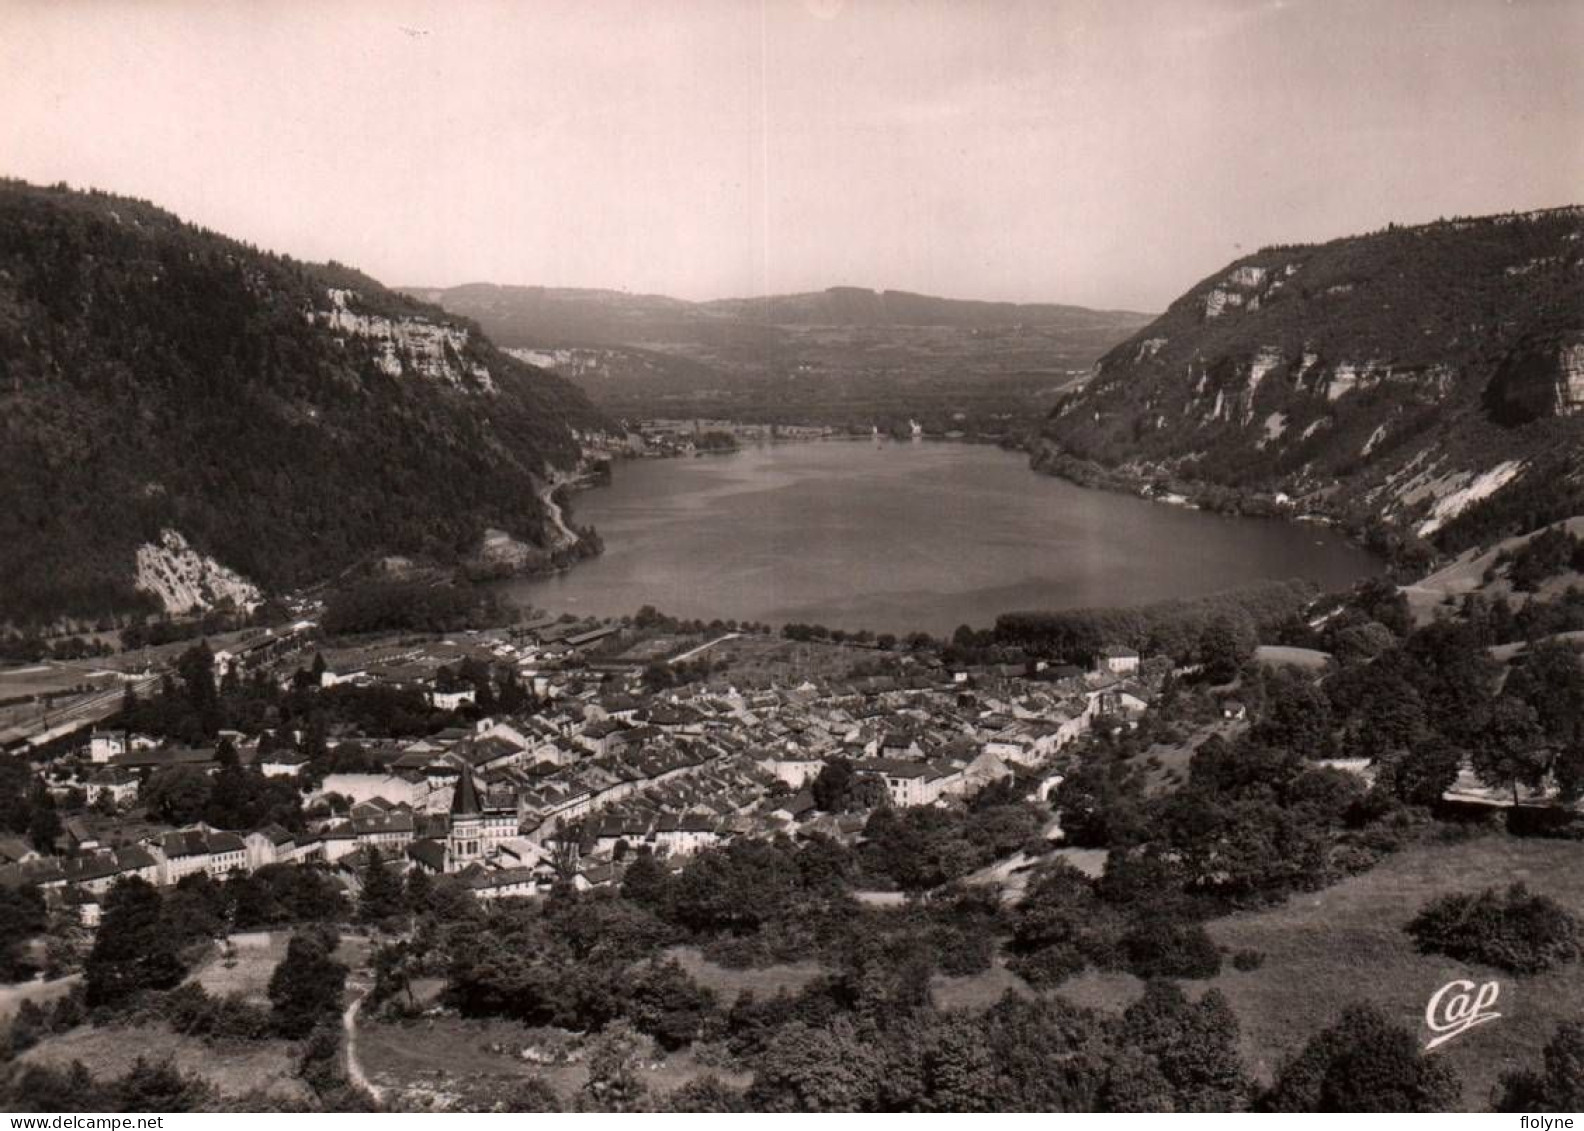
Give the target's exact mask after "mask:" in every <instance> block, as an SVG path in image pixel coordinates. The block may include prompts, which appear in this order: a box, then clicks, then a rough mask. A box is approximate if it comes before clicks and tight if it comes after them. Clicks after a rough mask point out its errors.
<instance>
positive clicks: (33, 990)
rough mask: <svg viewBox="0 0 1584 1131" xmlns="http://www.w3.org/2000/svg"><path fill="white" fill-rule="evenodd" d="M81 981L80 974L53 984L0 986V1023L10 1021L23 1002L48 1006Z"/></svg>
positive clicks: (38, 983) (59, 979) (36, 983)
mask: <svg viewBox="0 0 1584 1131" xmlns="http://www.w3.org/2000/svg"><path fill="white" fill-rule="evenodd" d="M80 981H82V975H81V974H68V975H67V976H66V977H64V978H56V979H55V980H54V981H53V982H15V983H12V984H10V985H0V1022H5V1021H7V1020H9V1019H10V1017H11V1015H12V1014H13V1013H15V1012H16V1011H17V1010H18V1009H19V1008H21V1006H22V1003H23V1002H25V1001H31V1002H36V1003H38V1004H39V1005H48V1004H49V1003H50V1002H52V1001H54V1000H55V999H56V998H60V997H65V996H66V994H67V993H69V992H70V991H71V988H72V987H73V986H75V985H76V984H77V983H78V982H80Z"/></svg>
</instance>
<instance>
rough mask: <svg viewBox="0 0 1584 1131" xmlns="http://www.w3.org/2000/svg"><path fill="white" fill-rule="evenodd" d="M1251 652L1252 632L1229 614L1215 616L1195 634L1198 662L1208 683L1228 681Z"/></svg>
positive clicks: (1252, 647) (1252, 648) (1239, 669)
mask: <svg viewBox="0 0 1584 1131" xmlns="http://www.w3.org/2000/svg"><path fill="white" fill-rule="evenodd" d="M1253 652H1254V639H1253V632H1252V630H1251V629H1250V628H1249V627H1248V626H1247V625H1239V624H1238V623H1237V622H1235V621H1234V620H1233V619H1232V618H1231V617H1229V616H1218V617H1216V618H1215V619H1214V620H1212V621H1211V622H1210V623H1209V624H1207V625H1206V626H1205V628H1204V631H1203V632H1202V633H1201V634H1200V636H1199V662H1200V663H1201V664H1203V665H1204V678H1205V679H1206V680H1207V681H1209V682H1210V683H1231V682H1232V681H1233V680H1234V679H1236V678H1237V677H1238V673H1239V672H1240V671H1242V670H1243V664H1244V662H1245V661H1246V660H1247V659H1248V658H1249V657H1250V656H1251V655H1252V654H1253Z"/></svg>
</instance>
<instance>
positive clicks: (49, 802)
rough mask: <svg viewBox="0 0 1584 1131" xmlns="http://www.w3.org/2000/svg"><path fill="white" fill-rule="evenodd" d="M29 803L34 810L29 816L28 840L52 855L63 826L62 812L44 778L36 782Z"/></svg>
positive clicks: (41, 850)
mask: <svg viewBox="0 0 1584 1131" xmlns="http://www.w3.org/2000/svg"><path fill="white" fill-rule="evenodd" d="M29 803H30V805H31V808H32V812H31V814H30V815H29V817H28V827H27V833H28V841H29V842H30V843H31V844H32V845H33V847H34V848H36V849H38V850H39V851H40V852H42V853H45V854H46V855H52V854H53V853H54V852H55V842H56V841H57V840H58V839H59V838H60V835H61V829H62V826H61V819H60V813H59V812H58V811H57V810H56V808H55V798H54V797H53V796H52V795H51V794H50V791H49V789H48V788H47V787H46V786H45V785H44V782H43V781H42V780H40V781H37V782H35V783H34V785H33V790H32V793H31V794H30V796H29Z"/></svg>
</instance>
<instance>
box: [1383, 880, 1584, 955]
mask: <svg viewBox="0 0 1584 1131" xmlns="http://www.w3.org/2000/svg"><path fill="white" fill-rule="evenodd" d="M1406 929H1407V931H1408V933H1409V934H1410V935H1412V936H1413V939H1414V942H1415V943H1417V944H1418V946H1419V949H1420V950H1422V951H1424V952H1426V953H1430V954H1444V955H1446V956H1447V957H1449V958H1457V959H1462V960H1466V961H1473V962H1483V963H1485V964H1486V965H1489V966H1496V967H1499V968H1501V969H1503V970H1508V971H1511V972H1512V973H1514V974H1535V973H1539V972H1540V971H1542V970H1549V969H1550V968H1551V967H1553V966H1556V965H1558V964H1560V963H1563V962H1571V961H1573V960H1574V959H1576V958H1578V957H1579V953H1580V944H1581V936H1580V932H1579V925H1578V921H1577V920H1576V919H1574V918H1573V916H1571V915H1569V914H1568V913H1567V912H1566V911H1565V910H1563V909H1562V907H1561V906H1560V905H1558V904H1557V903H1556V901H1555V900H1552V899H1549V898H1547V897H1546V896H1543V895H1533V894H1531V893H1530V892H1529V889H1528V888H1526V887H1525V886H1524V885H1523V884H1521V883H1517V884H1513V885H1512V887H1510V888H1508V889H1507V891H1506V892H1505V893H1504V894H1503V893H1498V892H1497V890H1496V889H1495V888H1486V889H1485V890H1484V891H1482V892H1480V893H1478V894H1476V895H1468V894H1462V895H1458V894H1454V895H1447V896H1442V897H1441V898H1440V899H1437V900H1434V901H1432V902H1431V903H1430V904H1429V905H1428V906H1426V907H1425V908H1424V909H1423V910H1422V911H1420V912H1419V914H1418V915H1416V916H1414V918H1413V921H1412V922H1410V923H1409V924H1408V926H1407V928H1406Z"/></svg>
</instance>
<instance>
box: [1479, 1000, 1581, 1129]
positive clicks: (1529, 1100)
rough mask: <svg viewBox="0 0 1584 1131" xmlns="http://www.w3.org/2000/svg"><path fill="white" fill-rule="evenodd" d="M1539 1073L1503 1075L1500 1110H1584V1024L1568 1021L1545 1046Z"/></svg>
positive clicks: (1499, 1102)
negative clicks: (1543, 1059)
mask: <svg viewBox="0 0 1584 1131" xmlns="http://www.w3.org/2000/svg"><path fill="white" fill-rule="evenodd" d="M1544 1055H1545V1062H1544V1066H1543V1067H1542V1068H1541V1070H1540V1071H1539V1072H1513V1073H1508V1074H1505V1075H1503V1076H1502V1079H1501V1083H1502V1091H1501V1095H1500V1096H1499V1097H1498V1098H1497V1100H1496V1110H1497V1111H1506V1112H1524V1111H1579V1110H1584V1022H1579V1021H1564V1022H1563V1023H1562V1024H1560V1025H1558V1026H1557V1031H1556V1035H1555V1036H1553V1037H1552V1038H1551V1040H1550V1042H1549V1043H1548V1044H1547V1045H1546V1047H1545V1054H1544Z"/></svg>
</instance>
